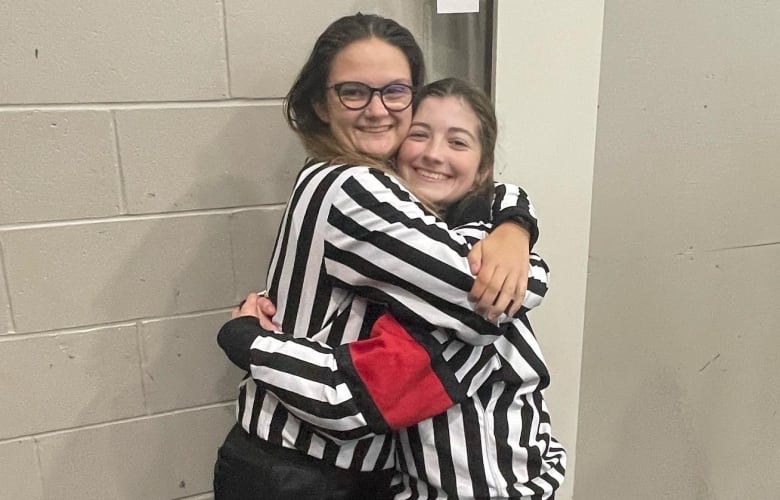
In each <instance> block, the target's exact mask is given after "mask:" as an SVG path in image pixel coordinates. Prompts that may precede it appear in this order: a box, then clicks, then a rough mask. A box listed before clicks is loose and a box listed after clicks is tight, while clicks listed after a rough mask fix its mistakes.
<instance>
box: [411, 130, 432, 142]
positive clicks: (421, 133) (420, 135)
mask: <svg viewBox="0 0 780 500" xmlns="http://www.w3.org/2000/svg"><path fill="white" fill-rule="evenodd" d="M406 137H407V138H409V139H414V140H417V141H422V140H425V139H427V138H428V132H427V131H426V130H425V129H422V128H414V127H412V128H411V129H410V130H409V134H407V136H406Z"/></svg>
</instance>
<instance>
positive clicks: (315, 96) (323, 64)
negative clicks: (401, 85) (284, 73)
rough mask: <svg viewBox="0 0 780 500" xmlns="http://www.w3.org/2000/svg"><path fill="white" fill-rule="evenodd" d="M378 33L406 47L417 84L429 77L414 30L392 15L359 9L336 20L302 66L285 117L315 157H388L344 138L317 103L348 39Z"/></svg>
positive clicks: (369, 161)
mask: <svg viewBox="0 0 780 500" xmlns="http://www.w3.org/2000/svg"><path fill="white" fill-rule="evenodd" d="M368 38H377V39H379V40H382V41H383V42H386V43H388V44H390V45H393V46H394V47H397V48H398V49H400V50H401V52H403V53H404V55H405V56H406V60H407V61H408V62H409V67H410V69H411V73H412V87H413V88H415V89H416V88H418V87H420V86H421V85H422V83H423V81H424V79H425V65H424V63H423V54H422V50H421V49H420V46H419V45H418V44H417V41H415V39H414V36H413V35H412V34H411V32H409V30H407V29H406V28H404V27H403V26H401V25H400V24H398V23H397V22H395V21H393V20H392V19H387V18H384V17H381V16H377V15H374V14H361V13H357V14H355V15H351V16H345V17H342V18H340V19H337V20H336V21H334V22H333V23H332V24H331V25H330V26H328V27H327V28H326V29H325V31H323V32H322V34H321V35H320V36H319V38H317V41H316V43H315V44H314V48H313V49H312V51H311V54H310V55H309V59H308V60H307V61H306V63H305V64H304V65H303V68H301V71H300V73H299V74H298V77H297V78H296V80H295V83H293V85H292V88H290V92H289V93H288V94H287V98H286V100H285V107H284V111H285V117H286V119H287V123H288V124H289V125H290V127H291V128H292V129H293V130H294V131H295V132H296V133H297V134H298V136H299V137H300V139H301V141H302V142H303V145H304V147H305V148H306V150H307V151H308V153H309V154H310V155H311V156H313V157H314V158H317V159H321V160H328V161H339V162H343V163H358V164H383V163H384V160H385V158H371V157H370V156H367V155H366V154H364V153H363V152H361V151H353V150H351V149H349V148H348V147H347V146H346V145H344V144H341V143H339V142H338V141H336V140H335V138H334V137H333V134H332V133H331V132H330V128H329V126H328V124H327V123H325V122H323V121H322V120H321V119H320V117H319V116H318V115H317V113H316V111H315V104H318V103H319V104H322V103H324V101H325V85H326V82H327V81H328V76H329V74H330V68H331V65H332V63H333V59H334V58H335V57H336V55H337V54H338V53H339V52H340V51H341V50H342V49H343V48H344V47H346V46H347V45H349V44H351V43H353V42H357V41H360V40H365V39H368Z"/></svg>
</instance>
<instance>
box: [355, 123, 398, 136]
mask: <svg viewBox="0 0 780 500" xmlns="http://www.w3.org/2000/svg"><path fill="white" fill-rule="evenodd" d="M392 128H393V126H392V125H382V126H373V127H357V129H358V130H360V131H361V132H364V133H366V134H384V133H385V132H389V131H390V130H391V129H392Z"/></svg>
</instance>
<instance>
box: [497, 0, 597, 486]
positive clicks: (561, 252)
mask: <svg viewBox="0 0 780 500" xmlns="http://www.w3.org/2000/svg"><path fill="white" fill-rule="evenodd" d="M497 6H498V10H497V39H496V82H495V86H496V89H495V95H496V111H497V113H498V118H499V151H498V152H499V155H498V167H497V168H498V170H499V172H500V178H502V179H504V180H507V181H509V182H514V183H516V184H519V185H521V186H524V187H525V188H526V189H527V190H528V192H529V193H530V195H531V198H532V200H533V202H534V204H535V205H536V209H537V213H538V216H539V218H540V225H541V236H540V239H539V243H538V244H537V246H536V250H537V251H538V252H539V253H540V254H541V255H542V256H543V257H544V258H545V260H546V261H547V262H548V264H549V265H550V268H551V272H550V274H551V276H550V292H549V293H548V295H547V297H546V298H545V302H544V304H543V306H542V307H540V308H539V309H536V310H534V311H533V312H532V313H531V315H530V319H531V322H532V323H533V325H534V329H535V331H536V335H537V337H538V338H539V339H540V341H541V344H542V348H543V349H544V355H545V358H546V359H547V362H548V364H549V366H550V373H551V377H552V382H551V386H550V389H549V390H548V391H547V393H546V396H545V398H546V400H547V402H548V404H549V407H550V413H551V418H552V426H553V433H554V434H555V436H556V437H557V438H558V439H559V440H560V441H561V442H562V443H563V444H564V446H565V447H566V449H567V451H568V464H567V472H566V481H565V482H564V485H563V488H562V489H561V491H560V492H559V493H558V495H557V496H556V498H558V499H559V500H567V499H571V498H572V496H571V495H572V491H573V486H574V484H575V454H576V452H577V450H576V444H577V407H578V402H579V386H580V359H581V349H582V338H583V323H584V315H585V287H586V283H587V256H588V238H589V234H590V203H591V188H592V178H593V151H594V144H595V137H596V99H597V97H598V85H599V62H600V51H601V32H602V19H603V6H604V1H603V0H571V1H567V2H546V1H536V2H515V1H507V0H500V1H499V2H498V4H497Z"/></svg>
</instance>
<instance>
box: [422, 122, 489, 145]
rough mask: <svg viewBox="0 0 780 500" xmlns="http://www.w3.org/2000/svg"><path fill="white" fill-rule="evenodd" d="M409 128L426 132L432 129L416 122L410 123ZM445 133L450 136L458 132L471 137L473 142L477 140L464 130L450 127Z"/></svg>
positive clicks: (425, 124) (423, 123)
mask: <svg viewBox="0 0 780 500" xmlns="http://www.w3.org/2000/svg"><path fill="white" fill-rule="evenodd" d="M411 127H423V128H424V129H426V130H431V129H432V127H431V126H430V125H428V124H427V123H425V122H416V121H412V124H411V125H409V128H411ZM447 132H448V133H450V134H451V133H453V132H456V133H457V132H460V133H462V134H466V135H467V136H469V137H471V139H472V140H473V141H476V140H477V138H476V137H475V136H474V134H472V133H471V132H470V131H468V130H466V129H465V128H460V127H450V128H448V129H447Z"/></svg>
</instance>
